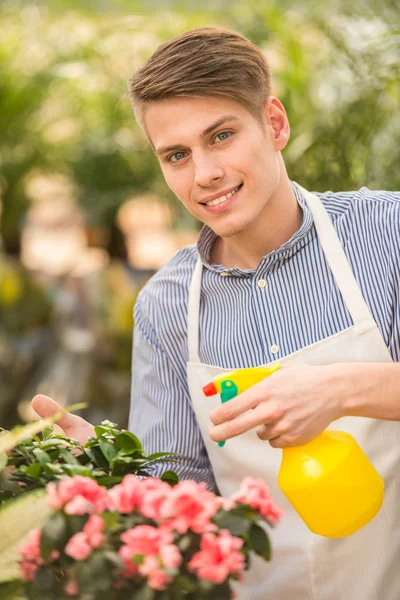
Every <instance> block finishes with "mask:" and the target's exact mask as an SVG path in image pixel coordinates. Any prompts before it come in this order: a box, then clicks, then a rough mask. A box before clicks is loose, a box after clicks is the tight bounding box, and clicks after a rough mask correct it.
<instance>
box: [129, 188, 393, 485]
mask: <svg viewBox="0 0 400 600" xmlns="http://www.w3.org/2000/svg"><path fill="white" fill-rule="evenodd" d="M293 189H294V191H295V194H296V198H297V201H298V203H299V204H300V206H301V208H302V210H303V219H302V223H301V225H300V228H299V229H298V230H297V231H296V233H295V234H294V235H293V236H292V237H291V239H290V240H288V241H287V242H286V243H284V244H283V245H282V246H280V247H278V248H276V249H275V250H274V251H273V252H271V253H269V254H267V255H266V256H264V257H263V258H262V260H261V261H260V263H259V265H258V267H257V268H256V269H247V270H246V269H239V268H227V267H224V266H223V265H216V264H211V263H210V261H209V255H210V249H211V246H212V244H213V241H214V240H215V237H216V235H215V233H214V232H213V231H212V230H211V229H210V228H209V227H207V226H204V227H203V229H202V230H201V232H200V235H199V238H198V240H197V244H192V245H190V246H187V247H185V248H183V249H182V250H180V251H179V252H177V253H176V254H175V256H174V257H173V258H172V259H171V260H170V261H169V262H168V263H167V264H166V265H165V266H164V267H163V268H162V269H160V271H158V272H157V273H156V275H154V277H152V278H151V280H150V281H149V282H148V283H147V284H146V285H145V286H144V288H143V289H142V290H141V292H140V294H139V297H138V300H137V302H136V305H135V312H134V315H135V330H134V347H133V367H132V392H131V411H130V419H129V428H130V429H131V430H132V431H134V432H135V433H136V435H138V437H139V438H140V439H141V441H142V443H143V446H144V448H145V450H146V451H147V452H148V453H153V452H157V451H173V452H178V453H180V454H181V455H182V456H183V458H182V459H181V461H180V463H179V464H165V465H162V466H161V465H159V466H157V468H155V469H154V471H153V472H152V474H153V475H155V476H159V475H160V474H161V473H162V472H163V471H165V470H167V469H173V470H175V471H176V472H177V473H178V475H179V476H180V478H182V479H194V480H196V481H206V482H207V484H208V486H209V487H213V486H214V479H213V473H212V469H211V465H210V462H209V459H208V456H207V452H206V449H205V446H204V443H203V439H202V436H201V433H200V430H199V427H198V425H197V422H196V418H195V416H194V412H193V409H192V405H191V400H190V395H189V390H188V383H187V376H186V363H187V360H188V344H187V310H188V292H189V285H190V282H191V278H192V274H193V270H194V267H195V265H196V262H197V259H198V256H199V255H200V257H201V259H202V261H203V264H204V266H205V268H204V270H203V279H202V290H201V300H200V340H199V356H200V360H201V362H203V363H207V364H209V365H215V366H219V367H223V368H228V369H238V368H245V367H252V366H257V365H262V364H266V363H268V362H271V361H273V360H277V359H279V358H282V357H284V356H286V355H288V354H292V353H293V352H296V351H297V350H300V349H302V348H304V347H305V346H308V345H310V344H314V343H316V342H318V341H320V340H322V339H324V338H327V337H329V336H331V335H334V334H335V333H338V332H339V331H342V330H343V329H346V328H347V327H350V326H351V325H352V324H353V322H352V319H351V316H350V314H349V311H348V309H347V307H346V306H345V304H344V301H343V298H342V295H341V292H340V291H339V290H338V287H337V285H336V283H335V280H334V278H333V275H332V273H331V271H330V269H329V266H328V265H327V261H326V258H325V255H324V253H323V251H322V248H321V245H320V243H319V239H318V237H317V235H316V230H315V226H314V223H313V217H312V214H311V212H310V210H309V208H308V207H307V204H306V202H305V200H304V198H303V197H302V195H301V192H300V191H299V190H298V189H297V187H295V186H293ZM316 195H317V196H318V197H319V198H320V199H321V200H322V203H323V205H324V207H325V209H326V210H327V212H328V214H329V216H330V218H331V220H332V222H333V225H334V228H335V230H336V233H337V235H338V237H339V239H340V242H341V244H342V246H343V249H344V252H345V254H346V256H347V259H348V261H349V263H350V266H351V268H352V271H353V273H354V276H355V279H356V280H357V282H358V284H359V286H360V288H361V291H362V294H363V297H364V299H365V301H366V303H367V305H368V306H369V308H370V311H371V313H372V316H373V318H374V320H375V322H376V324H377V326H378V328H379V330H380V332H381V334H382V337H383V339H384V341H385V343H386V345H387V347H388V348H389V351H390V353H391V356H392V358H393V360H394V361H399V354H400V327H399V325H400V297H399V296H400V193H399V192H385V191H371V190H369V189H367V188H365V187H363V188H361V189H360V190H359V191H354V192H340V193H333V192H326V193H322V194H321V193H316ZM260 280H263V281H262V283H261V285H260Z"/></svg>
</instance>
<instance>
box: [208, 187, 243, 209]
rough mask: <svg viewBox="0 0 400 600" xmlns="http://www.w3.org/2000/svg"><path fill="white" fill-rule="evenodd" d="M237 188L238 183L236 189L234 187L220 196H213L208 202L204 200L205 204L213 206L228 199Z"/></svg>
mask: <svg viewBox="0 0 400 600" xmlns="http://www.w3.org/2000/svg"><path fill="white" fill-rule="evenodd" d="M239 188H240V185H238V186H237V188H236V189H234V190H233V191H232V192H229V193H228V194H226V195H225V196H220V197H219V198H215V200H210V202H206V205H207V206H214V205H215V204H221V202H225V200H228V199H229V198H230V197H231V196H233V194H235V193H236V192H237V191H238V189H239Z"/></svg>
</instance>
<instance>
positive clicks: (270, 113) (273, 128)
mask: <svg viewBox="0 0 400 600" xmlns="http://www.w3.org/2000/svg"><path fill="white" fill-rule="evenodd" d="M264 118H265V120H266V123H267V127H268V129H269V130H270V132H271V134H272V142H273V144H274V146H275V150H277V151H280V150H283V149H284V148H285V146H286V144H287V143H288V141H289V137H290V125H289V121H288V118H287V115H286V111H285V109H284V107H283V105H282V103H281V102H280V101H279V100H278V98H275V96H268V98H267V99H266V101H265V104H264Z"/></svg>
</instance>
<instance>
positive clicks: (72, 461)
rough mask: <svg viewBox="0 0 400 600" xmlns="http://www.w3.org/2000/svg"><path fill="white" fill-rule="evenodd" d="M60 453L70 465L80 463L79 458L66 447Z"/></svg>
mask: <svg viewBox="0 0 400 600" xmlns="http://www.w3.org/2000/svg"><path fill="white" fill-rule="evenodd" d="M59 455H60V456H61V457H62V458H63V459H64V460H65V462H66V463H67V464H69V465H80V464H81V463H80V462H79V460H78V459H77V458H76V456H74V455H73V454H72V452H70V451H69V450H67V449H66V448H61V449H60V451H59Z"/></svg>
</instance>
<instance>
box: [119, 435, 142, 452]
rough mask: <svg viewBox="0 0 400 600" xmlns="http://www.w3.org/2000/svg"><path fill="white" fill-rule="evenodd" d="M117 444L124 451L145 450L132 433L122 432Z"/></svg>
mask: <svg viewBox="0 0 400 600" xmlns="http://www.w3.org/2000/svg"><path fill="white" fill-rule="evenodd" d="M115 441H116V444H117V446H118V447H119V448H123V449H124V450H131V451H134V450H143V446H142V444H141V442H140V440H139V438H137V437H136V435H134V434H133V433H132V432H131V431H125V430H124V431H122V432H121V433H119V434H118V435H117V436H116V438H115Z"/></svg>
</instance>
